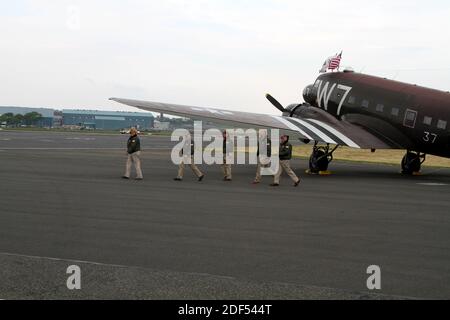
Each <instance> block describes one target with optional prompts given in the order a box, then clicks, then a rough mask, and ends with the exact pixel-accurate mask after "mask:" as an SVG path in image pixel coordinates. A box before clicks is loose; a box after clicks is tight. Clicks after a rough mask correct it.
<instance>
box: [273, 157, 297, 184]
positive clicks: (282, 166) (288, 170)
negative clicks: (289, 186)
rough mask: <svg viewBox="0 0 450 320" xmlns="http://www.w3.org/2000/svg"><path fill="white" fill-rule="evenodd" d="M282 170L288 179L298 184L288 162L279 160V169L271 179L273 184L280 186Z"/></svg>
mask: <svg viewBox="0 0 450 320" xmlns="http://www.w3.org/2000/svg"><path fill="white" fill-rule="evenodd" d="M283 170H284V171H285V172H286V173H287V174H288V176H289V177H291V179H292V181H294V182H298V181H299V180H300V179H299V178H298V177H297V175H296V174H295V173H294V171H292V169H291V164H290V161H289V160H280V167H279V168H278V172H277V173H276V174H275V176H274V177H273V178H274V179H273V183H275V184H280V176H281V173H282V172H283Z"/></svg>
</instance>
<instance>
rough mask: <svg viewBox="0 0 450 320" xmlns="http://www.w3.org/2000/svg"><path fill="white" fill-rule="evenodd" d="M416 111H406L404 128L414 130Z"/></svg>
mask: <svg viewBox="0 0 450 320" xmlns="http://www.w3.org/2000/svg"><path fill="white" fill-rule="evenodd" d="M416 119H417V111H414V110H410V109H407V110H406V114H405V120H404V122H403V125H404V126H405V127H409V128H414V127H415V126H416Z"/></svg>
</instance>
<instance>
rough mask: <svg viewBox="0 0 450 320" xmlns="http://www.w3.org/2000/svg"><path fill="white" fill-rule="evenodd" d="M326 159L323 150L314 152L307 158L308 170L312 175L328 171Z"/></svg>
mask: <svg viewBox="0 0 450 320" xmlns="http://www.w3.org/2000/svg"><path fill="white" fill-rule="evenodd" d="M328 165H329V161H328V157H326V153H325V151H323V150H315V151H313V153H312V155H311V157H310V158H309V170H310V171H311V172H312V173H319V172H321V171H327V170H328Z"/></svg>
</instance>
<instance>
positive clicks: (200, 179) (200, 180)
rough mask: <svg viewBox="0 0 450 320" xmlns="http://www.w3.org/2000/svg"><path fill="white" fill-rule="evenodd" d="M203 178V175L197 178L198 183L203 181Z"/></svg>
mask: <svg viewBox="0 0 450 320" xmlns="http://www.w3.org/2000/svg"><path fill="white" fill-rule="evenodd" d="M204 177H205V175H204V174H202V175H201V176H200V177H198V181H199V182H202V180H203V178H204Z"/></svg>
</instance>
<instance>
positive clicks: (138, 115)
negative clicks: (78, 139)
mask: <svg viewBox="0 0 450 320" xmlns="http://www.w3.org/2000/svg"><path fill="white" fill-rule="evenodd" d="M62 118H63V120H62V122H63V124H64V125H65V126H80V127H83V128H87V129H100V130H120V129H124V128H130V127H136V128H138V129H139V130H147V129H151V128H153V122H154V117H153V115H152V114H151V113H146V112H120V111H93V110H62Z"/></svg>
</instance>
